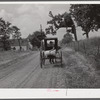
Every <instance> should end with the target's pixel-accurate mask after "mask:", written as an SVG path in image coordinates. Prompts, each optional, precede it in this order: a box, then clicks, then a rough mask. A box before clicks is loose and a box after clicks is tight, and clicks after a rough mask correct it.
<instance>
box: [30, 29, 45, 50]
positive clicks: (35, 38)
mask: <svg viewBox="0 0 100 100" xmlns="http://www.w3.org/2000/svg"><path fill="white" fill-rule="evenodd" d="M45 37H46V35H45V33H44V32H43V31H42V32H40V31H35V32H33V34H32V35H31V34H30V35H29V36H28V39H29V41H30V43H31V44H32V46H33V47H35V46H37V47H38V48H39V47H40V46H41V40H42V39H44V38H45Z"/></svg>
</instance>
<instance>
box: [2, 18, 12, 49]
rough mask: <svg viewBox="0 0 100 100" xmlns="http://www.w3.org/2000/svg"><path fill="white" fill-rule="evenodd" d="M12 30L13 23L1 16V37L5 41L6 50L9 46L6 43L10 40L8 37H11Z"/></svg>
mask: <svg viewBox="0 0 100 100" xmlns="http://www.w3.org/2000/svg"><path fill="white" fill-rule="evenodd" d="M11 32H12V28H11V23H10V22H8V21H7V22H6V21H5V20H3V19H2V18H0V39H1V41H2V43H3V48H4V50H7V49H8V46H7V45H6V44H7V43H8V42H9V41H8V39H9V38H10V34H11ZM8 44H9V43H8Z"/></svg>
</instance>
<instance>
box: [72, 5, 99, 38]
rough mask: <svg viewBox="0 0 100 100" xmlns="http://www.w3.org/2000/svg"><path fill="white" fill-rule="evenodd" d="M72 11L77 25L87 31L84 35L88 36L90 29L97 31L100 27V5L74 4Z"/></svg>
mask: <svg viewBox="0 0 100 100" xmlns="http://www.w3.org/2000/svg"><path fill="white" fill-rule="evenodd" d="M70 12H71V14H72V16H73V17H74V18H75V21H76V22H77V25H78V26H81V27H82V30H83V31H84V32H85V33H83V35H86V37H87V38H88V37H89V36H88V34H89V32H90V31H94V30H95V31H97V30H98V29H99V28H100V5H98V4H72V5H71V7H70Z"/></svg>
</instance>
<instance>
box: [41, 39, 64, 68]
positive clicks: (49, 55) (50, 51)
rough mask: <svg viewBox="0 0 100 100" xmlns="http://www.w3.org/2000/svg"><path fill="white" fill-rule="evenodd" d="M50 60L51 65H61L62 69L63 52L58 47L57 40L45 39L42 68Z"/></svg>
mask: <svg viewBox="0 0 100 100" xmlns="http://www.w3.org/2000/svg"><path fill="white" fill-rule="evenodd" d="M47 59H48V61H49V63H50V64H58V63H59V64H60V65H61V67H62V51H61V48H60V46H58V39H57V38H45V39H43V40H42V41H41V48H40V66H41V68H42V67H43V65H45V62H46V60H47Z"/></svg>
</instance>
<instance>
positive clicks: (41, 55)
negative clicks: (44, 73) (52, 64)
mask: <svg viewBox="0 0 100 100" xmlns="http://www.w3.org/2000/svg"><path fill="white" fill-rule="evenodd" d="M42 65H43V63H42V52H40V67H41V68H42Z"/></svg>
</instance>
